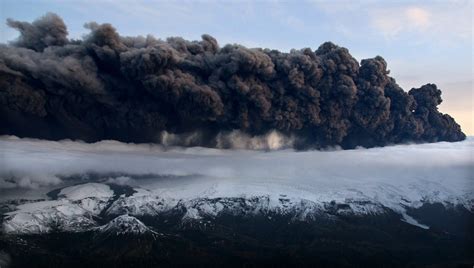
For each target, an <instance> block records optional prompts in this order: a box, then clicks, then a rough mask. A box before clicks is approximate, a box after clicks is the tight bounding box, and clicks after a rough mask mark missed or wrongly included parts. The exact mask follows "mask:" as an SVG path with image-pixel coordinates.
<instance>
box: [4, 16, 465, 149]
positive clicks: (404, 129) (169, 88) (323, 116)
mask: <svg viewBox="0 0 474 268" xmlns="http://www.w3.org/2000/svg"><path fill="white" fill-rule="evenodd" d="M8 25H9V26H11V27H13V28H15V29H18V31H19V32H20V37H19V39H18V40H17V41H15V42H13V43H11V44H9V45H0V134H10V135H17V136H21V137H36V138H44V139H53V140H56V139H64V138H70V139H81V140H84V141H87V142H93V141H98V140H102V139H116V140H120V141H126V142H159V143H167V142H170V140H171V141H173V142H174V143H177V144H181V145H187V146H196V145H198V146H208V147H235V146H236V144H235V143H236V142H237V143H242V144H247V145H249V147H252V146H254V145H256V147H259V146H260V147H262V148H267V147H268V148H271V147H272V146H273V145H274V144H273V142H274V143H275V144H279V143H282V142H283V143H285V144H287V145H291V146H294V147H295V148H323V147H328V146H341V147H342V148H354V147H356V146H359V145H360V146H364V147H372V146H381V145H386V144H394V143H401V142H407V141H414V142H434V141H459V140H463V139H465V135H464V134H463V133H462V131H461V129H460V127H459V125H458V124H456V122H455V121H454V119H453V118H452V117H450V116H449V115H447V114H442V113H440V112H439V111H438V109H437V106H438V105H439V104H440V103H441V101H442V99H441V91H440V90H439V89H438V88H437V87H436V85H434V84H427V85H424V86H422V87H420V88H413V89H411V90H410V91H409V92H408V93H407V92H405V91H404V90H403V89H402V88H400V87H399V86H398V85H397V83H396V82H395V80H394V79H393V78H391V77H390V76H388V74H389V71H388V70H387V63H386V62H385V60H384V59H383V58H382V57H380V56H377V57H375V58H373V59H365V60H362V62H361V63H360V64H359V62H358V61H357V60H356V59H354V58H353V57H352V56H351V55H350V54H349V52H348V50H347V49H346V48H343V47H339V46H337V45H334V44H333V43H330V42H327V43H324V44H322V45H321V46H320V47H319V48H318V49H317V50H316V51H313V50H311V49H309V48H305V49H301V50H292V51H291V52H289V53H283V52H279V51H277V50H270V49H260V48H253V49H250V48H246V47H243V46H241V45H236V44H234V45H226V46H224V47H220V46H219V44H218V43H217V41H216V40H215V39H214V38H213V37H211V36H209V35H203V36H202V40H201V41H187V40H184V39H182V38H180V37H172V38H168V39H166V40H159V39H156V38H154V37H153V36H147V37H142V36H138V37H124V36H120V35H119V34H118V33H117V31H116V30H115V28H114V27H113V26H112V25H110V24H97V23H95V22H91V23H87V24H86V25H85V27H86V28H88V29H90V33H89V34H88V35H87V36H86V37H84V38H83V39H82V40H71V39H68V37H67V34H68V31H67V28H66V26H65V24H64V22H63V21H62V19H61V18H60V17H59V16H57V15H55V14H52V13H49V14H47V15H45V16H44V17H41V18H39V19H38V20H36V21H34V22H33V23H28V22H19V21H15V20H12V19H9V20H8ZM232 135H234V137H233V138H234V139H235V141H232V139H229V137H232ZM254 137H257V138H254ZM259 137H265V138H264V139H261V138H259ZM181 138H182V139H181ZM272 138H274V140H273V141H271V139H272ZM269 143H270V144H269ZM247 145H244V146H243V147H246V146H247Z"/></svg>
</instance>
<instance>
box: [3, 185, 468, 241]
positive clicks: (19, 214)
mask: <svg viewBox="0 0 474 268" xmlns="http://www.w3.org/2000/svg"><path fill="white" fill-rule="evenodd" d="M218 188H219V187H218V186H216V185H214V187H211V188H209V189H208V191H207V194H203V195H201V196H200V197H192V198H189V197H188V198H184V197H183V198H179V192H177V193H176V195H175V196H174V197H173V196H172V195H171V194H170V193H163V192H161V191H159V190H157V191H151V190H146V189H142V188H135V189H134V191H135V193H133V194H132V195H128V196H127V195H124V194H122V195H120V196H118V195H114V191H112V190H111V188H110V187H109V185H107V184H102V183H85V184H81V185H75V186H71V187H66V188H64V189H62V190H61V191H60V192H59V194H58V197H57V199H56V200H47V201H39V202H30V203H25V204H22V205H19V206H17V207H16V209H15V210H14V211H11V212H8V213H6V214H5V218H4V222H3V231H4V232H5V233H13V234H25V233H49V232H57V231H61V232H82V231H89V230H99V231H101V232H116V233H127V232H130V233H136V234H140V233H143V232H148V231H150V230H149V228H148V227H147V226H146V225H145V224H143V223H142V222H141V221H140V220H138V219H137V218H136V217H138V218H140V217H146V216H152V217H157V218H160V217H166V215H170V214H173V215H178V216H179V217H180V218H181V221H182V222H189V221H195V222H197V223H199V222H203V221H209V220H212V219H214V218H216V217H219V216H221V215H233V216H255V215H260V216H267V217H272V216H274V215H279V216H285V217H288V218H289V219H290V220H291V221H316V220H318V218H329V217H333V216H338V215H353V216H364V215H381V214H384V213H387V212H394V213H397V214H399V215H400V218H401V220H403V221H405V222H407V223H409V224H413V225H416V226H419V227H421V228H429V226H426V225H423V224H420V223H419V222H418V221H417V220H416V219H414V218H413V217H411V216H409V215H408V214H407V213H406V210H407V209H408V208H414V209H416V208H419V207H421V206H422V205H423V204H426V203H442V204H444V205H445V206H446V208H449V207H456V206H461V207H464V208H465V209H467V210H469V211H471V212H472V211H473V206H472V200H473V199H474V198H473V196H472V195H465V196H450V195H449V194H447V193H445V192H440V191H439V190H436V189H432V190H431V191H427V189H426V188H424V189H419V192H418V195H414V194H413V192H414V191H415V190H414V189H413V188H412V196H407V195H405V194H403V193H402V192H401V191H400V190H399V189H396V188H394V187H386V188H384V187H382V186H381V187H378V192H376V193H372V194H373V196H369V195H368V194H369V193H367V192H361V191H357V190H355V189H349V190H344V191H343V190H341V191H340V192H332V193H327V194H325V195H317V194H314V195H313V196H307V193H306V196H304V195H303V192H302V194H301V195H300V196H298V195H289V194H288V192H285V194H283V192H281V194H279V193H278V192H276V193H272V194H270V193H267V194H263V192H261V191H257V193H258V194H257V193H251V192H248V193H247V194H239V195H235V196H232V195H229V194H228V193H227V196H226V195H223V194H222V193H220V192H219V189H218ZM271 189H272V191H274V189H275V188H271ZM310 197H312V198H310ZM388 197H390V199H388ZM414 197H416V198H414ZM441 197H443V198H441ZM114 217H115V218H114ZM100 218H113V219H112V220H111V221H110V222H108V223H106V224H105V225H103V226H100V224H99V222H98V220H99V219H100Z"/></svg>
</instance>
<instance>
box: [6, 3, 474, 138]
mask: <svg viewBox="0 0 474 268" xmlns="http://www.w3.org/2000/svg"><path fill="white" fill-rule="evenodd" d="M473 2H474V1H468V0H467V1H464V0H451V1H450V0H428V1H403V0H398V1H390V0H388V1H371V0H366V1H350V0H335V1H270V0H267V1H263V0H261V1H217V0H208V1H204V0H199V1H139V0H136V1H132V0H127V1H124V0H119V1H106V0H95V1H88V0H66V1H59V0H0V21H2V22H5V21H6V19H7V18H14V19H16V20H22V21H30V22H31V21H33V20H34V19H36V18H38V17H40V16H42V15H44V14H45V13H46V12H54V13H56V14H58V15H60V16H61V17H62V18H63V20H64V21H65V23H66V25H67V26H68V30H69V37H70V38H75V39H79V38H81V37H82V36H84V35H85V34H87V33H88V30H87V29H85V28H84V27H83V25H84V23H86V22H90V21H96V22H99V23H106V22H107V23H111V24H112V25H114V27H116V28H117V30H118V32H119V33H120V34H121V35H124V36H136V35H143V36H146V35H147V34H151V35H153V36H155V37H157V38H162V39H165V38H167V37H170V36H181V37H184V38H185V39H189V40H200V36H201V35H202V34H204V33H207V34H210V35H212V36H214V37H215V38H216V39H217V40H218V41H219V43H220V45H221V46H223V45H224V44H227V43H239V44H242V45H245V46H247V47H264V48H272V49H279V50H282V51H289V50H290V49H292V48H296V49H301V48H305V47H309V48H311V49H313V50H315V49H317V48H318V46H319V45H320V44H322V43H323V42H325V41H332V42H334V43H336V44H338V45H340V46H344V47H346V48H348V49H349V51H350V53H351V54H352V55H353V56H354V57H355V58H356V59H357V60H359V61H360V60H361V59H364V58H371V57H375V56H377V55H380V56H382V57H384V58H385V60H386V61H387V62H388V68H389V69H390V71H391V72H390V75H391V76H392V77H394V78H395V79H396V80H397V82H398V83H399V84H400V85H401V86H402V88H404V89H405V90H406V91H408V90H410V89H411V88H413V87H419V86H421V85H424V84H426V83H435V84H437V85H438V87H439V88H440V89H441V90H442V91H443V100H444V101H443V103H442V104H441V106H440V110H441V111H442V112H444V113H448V114H450V115H451V116H453V117H454V118H455V119H456V121H457V122H458V123H460V125H461V127H462V129H463V131H464V132H465V133H466V134H468V135H474V108H473V107H474V94H473V91H474V90H473V79H474V78H473V77H474V69H473V60H474V52H473V8H474V4H473ZM17 36H18V32H16V31H15V30H13V29H10V28H8V27H7V26H6V24H5V23H0V43H7V42H9V41H12V40H15V38H16V37H17Z"/></svg>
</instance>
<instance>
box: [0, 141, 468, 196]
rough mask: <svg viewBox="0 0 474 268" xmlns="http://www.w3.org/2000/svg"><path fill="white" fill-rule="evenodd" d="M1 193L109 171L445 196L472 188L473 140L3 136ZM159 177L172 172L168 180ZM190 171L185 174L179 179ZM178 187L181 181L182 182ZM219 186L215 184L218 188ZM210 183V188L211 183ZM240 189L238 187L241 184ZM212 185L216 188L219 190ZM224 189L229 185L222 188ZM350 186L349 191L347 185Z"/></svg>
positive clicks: (231, 183)
mask: <svg viewBox="0 0 474 268" xmlns="http://www.w3.org/2000/svg"><path fill="white" fill-rule="evenodd" d="M0 148H1V149H2V150H1V155H0V167H1V168H0V190H1V189H2V188H3V190H2V191H4V192H5V191H7V192H8V191H12V190H13V189H12V188H25V187H26V188H28V187H29V188H38V187H50V188H51V185H56V187H58V186H59V185H61V184H62V183H63V182H61V180H60V179H59V178H60V177H61V176H67V175H71V174H81V173H82V174H83V173H87V172H95V173H104V174H106V173H109V174H110V172H115V173H122V174H127V176H125V177H113V178H110V175H104V176H105V177H104V180H103V181H107V182H110V183H116V184H121V185H126V184H131V185H137V184H140V186H142V187H145V188H146V187H151V188H154V187H159V188H163V187H165V186H166V185H168V183H171V184H173V183H174V182H176V181H179V182H180V183H182V182H185V183H184V185H187V184H190V183H191V182H197V183H195V184H193V186H192V187H188V188H186V187H185V188H186V191H190V192H195V193H198V192H199V189H200V187H201V186H202V187H203V188H202V189H203V191H204V190H205V191H208V190H209V189H210V188H209V187H210V185H211V186H212V185H217V186H216V187H217V188H219V189H220V190H221V191H224V192H225V191H227V190H225V189H228V190H229V191H237V192H239V191H241V192H245V191H247V190H248V189H254V190H255V189H263V190H264V189H267V190H268V189H270V190H271V189H272V187H273V186H272V185H278V187H280V188H281V187H283V188H285V189H287V190H288V191H293V190H295V189H301V190H304V191H309V192H314V191H317V192H321V191H323V192H324V191H325V190H324V189H327V190H328V191H330V190H331V189H335V188H338V187H339V188H340V187H344V188H347V189H349V188H353V189H361V187H362V188H363V187H379V186H380V185H392V186H393V187H401V188H402V189H404V191H407V192H408V193H409V192H410V191H411V190H410V187H418V188H420V187H421V188H424V187H427V189H428V188H429V186H430V185H435V186H436V187H435V188H440V187H441V188H442V189H444V190H443V192H445V193H456V194H457V193H464V194H469V193H470V194H472V193H473V192H474V183H473V178H474V177H473V174H474V173H473V172H474V161H473V155H472V154H473V153H472V152H473V151H474V150H473V149H474V139H473V138H468V140H466V141H463V142H457V143H447V142H441V143H433V144H419V145H397V146H389V147H384V148H373V149H356V150H335V151H305V152H295V151H292V150H278V151H269V152H265V151H252V150H220V149H208V148H198V147H195V148H172V149H165V148H163V147H162V146H159V145H152V144H139V145H138V144H125V143H120V142H116V141H102V142H98V143H95V144H86V143H82V142H72V141H60V142H54V141H41V140H32V139H18V138H15V137H5V136H4V137H1V138H0ZM134 174H136V175H139V174H156V178H157V179H156V180H154V179H146V180H142V181H140V180H138V179H131V178H130V176H131V177H133V175H134ZM160 175H171V177H168V178H167V179H163V176H160ZM181 176H188V177H185V178H183V177H181ZM180 187H181V186H180ZM213 187H214V186H213ZM213 187H211V188H213ZM239 187H240V188H239ZM214 188H215V187H214ZM223 189H224V190H223ZM347 189H346V190H347Z"/></svg>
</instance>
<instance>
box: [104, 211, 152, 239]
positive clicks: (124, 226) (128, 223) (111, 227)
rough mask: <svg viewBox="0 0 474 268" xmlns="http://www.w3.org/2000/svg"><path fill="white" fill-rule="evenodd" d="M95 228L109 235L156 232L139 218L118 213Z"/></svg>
mask: <svg viewBox="0 0 474 268" xmlns="http://www.w3.org/2000/svg"><path fill="white" fill-rule="evenodd" d="M96 230H97V231H99V232H101V233H106V234H110V235H125V234H132V235H143V234H155V235H156V234H157V233H156V232H155V231H153V230H151V229H150V228H148V227H147V226H146V225H145V224H143V222H141V221H140V220H139V219H137V218H135V217H132V216H129V215H120V216H118V217H116V218H115V219H113V220H111V221H110V222H109V223H107V224H105V225H103V226H100V227H98V228H97V229H96Z"/></svg>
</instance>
